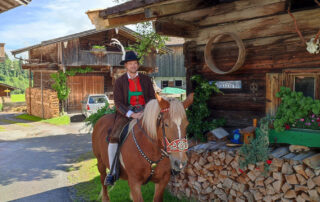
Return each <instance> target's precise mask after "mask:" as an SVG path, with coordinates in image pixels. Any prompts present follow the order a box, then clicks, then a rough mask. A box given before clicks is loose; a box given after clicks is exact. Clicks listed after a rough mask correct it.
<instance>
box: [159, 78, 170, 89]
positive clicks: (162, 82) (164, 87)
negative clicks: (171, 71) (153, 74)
mask: <svg viewBox="0 0 320 202" xmlns="http://www.w3.org/2000/svg"><path fill="white" fill-rule="evenodd" d="M163 82H167V86H166V87H169V80H161V89H162V88H165V87H163Z"/></svg>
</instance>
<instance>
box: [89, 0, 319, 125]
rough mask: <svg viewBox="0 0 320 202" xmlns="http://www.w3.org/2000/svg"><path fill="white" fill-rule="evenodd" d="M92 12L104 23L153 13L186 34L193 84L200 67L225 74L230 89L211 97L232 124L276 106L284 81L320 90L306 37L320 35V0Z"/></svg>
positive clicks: (141, 4) (199, 2)
mask: <svg viewBox="0 0 320 202" xmlns="http://www.w3.org/2000/svg"><path fill="white" fill-rule="evenodd" d="M288 10H290V13H292V16H291V15H290V14H289V13H288ZM87 14H88V16H89V18H90V19H91V21H92V23H93V24H95V26H96V28H97V29H103V28H107V27H114V26H119V25H124V24H132V23H137V22H141V21H148V20H153V21H154V27H155V29H156V31H157V32H158V33H160V34H163V35H168V36H175V37H183V38H185V43H184V56H185V59H184V65H185V66H186V68H187V73H186V74H187V91H188V92H191V91H192V89H193V85H192V82H191V81H190V77H191V76H192V75H196V74H201V75H202V76H203V77H205V78H206V79H208V80H209V81H219V86H220V87H221V90H222V91H223V92H224V94H223V95H214V96H212V99H211V100H210V102H209V105H210V107H211V109H212V117H224V118H225V119H226V120H227V125H228V126H229V127H245V126H248V125H252V119H253V118H260V117H263V116H265V115H266V114H274V113H275V111H276V109H277V106H278V104H279V100H278V98H276V96H275V93H276V92H277V91H278V90H279V87H280V86H282V85H284V86H288V87H290V88H291V89H293V90H297V89H299V90H300V91H303V92H304V94H305V95H310V96H312V97H313V98H316V99H319V98H320V54H319V53H318V54H316V53H315V52H314V54H311V53H309V52H308V51H307V50H306V43H305V42H309V41H310V39H311V38H316V37H319V30H320V24H319V19H320V4H319V1H314V0H304V1H299V0H213V1H205V0H182V1H181V0H148V1H129V2H126V3H124V4H121V5H118V6H115V7H112V8H107V9H102V10H95V11H88V12H87ZM317 33H318V34H317ZM208 42H209V43H208ZM212 42H214V43H212ZM213 45H214V48H213V47H212V46H213ZM318 45H319V44H318ZM238 47H239V48H238ZM318 48H319V47H318ZM213 60H214V61H213ZM234 64H237V65H236V70H235V71H233V70H234V69H232V67H233V66H234ZM216 67H218V70H220V71H217V68H216ZM230 70H231V71H230Z"/></svg>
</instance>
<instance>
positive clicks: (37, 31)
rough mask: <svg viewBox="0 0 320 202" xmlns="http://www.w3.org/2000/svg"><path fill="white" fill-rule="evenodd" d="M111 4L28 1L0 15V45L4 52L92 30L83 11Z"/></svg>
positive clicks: (71, 0) (88, 0) (91, 0)
mask: <svg viewBox="0 0 320 202" xmlns="http://www.w3.org/2000/svg"><path fill="white" fill-rule="evenodd" d="M114 5H116V4H115V3H114V2H113V1H112V0H32V1H31V3H30V4H28V5H27V6H19V7H17V8H14V9H11V10H9V11H6V12H4V13H1V14H0V43H5V49H6V52H7V53H8V52H9V51H11V50H16V49H20V48H24V47H27V46H31V45H35V44H38V43H41V41H45V40H49V39H54V38H57V37H61V36H66V35H69V34H74V33H77V32H82V31H85V30H89V29H94V28H95V27H94V26H93V25H92V24H91V21H90V20H89V18H88V17H87V15H86V14H85V12H86V11H87V10H90V9H97V8H107V7H112V6H114ZM8 55H9V56H10V57H12V56H11V54H9V53H8ZM24 56H25V54H24Z"/></svg>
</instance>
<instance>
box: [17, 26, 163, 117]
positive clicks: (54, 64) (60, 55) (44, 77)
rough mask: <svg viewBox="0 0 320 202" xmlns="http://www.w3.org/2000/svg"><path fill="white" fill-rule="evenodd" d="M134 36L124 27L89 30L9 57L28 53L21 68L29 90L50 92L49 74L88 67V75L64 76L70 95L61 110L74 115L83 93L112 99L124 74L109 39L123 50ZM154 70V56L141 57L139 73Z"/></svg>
mask: <svg viewBox="0 0 320 202" xmlns="http://www.w3.org/2000/svg"><path fill="white" fill-rule="evenodd" d="M137 37H138V36H137V35H136V33H135V32H134V31H132V30H130V29H128V28H125V27H120V28H114V29H104V30H99V31H97V30H89V31H84V32H81V33H76V34H72V35H69V36H65V37H60V38H56V39H52V40H48V41H43V42H41V43H40V44H38V45H34V46H30V47H26V48H22V49H19V50H14V51H12V54H13V55H17V54H19V53H22V52H26V51H28V53H29V59H28V60H26V62H25V63H24V64H23V65H22V68H23V69H29V71H30V72H32V73H33V86H32V87H33V88H39V89H44V90H46V89H51V85H52V84H53V82H54V81H53V79H51V77H50V74H52V73H54V72H57V71H58V70H63V71H65V70H70V69H73V68H86V67H90V68H92V69H93V71H92V72H89V73H86V74H77V75H75V76H70V77H68V81H67V83H68V86H69V87H70V89H71V92H70V94H69V97H68V100H67V106H66V109H65V110H66V111H68V112H74V111H79V110H81V101H82V100H83V99H84V97H85V96H86V95H87V94H107V95H108V96H110V98H111V99H112V91H113V82H114V80H115V79H116V78H117V77H118V76H120V75H121V74H122V73H124V72H125V68H124V66H121V65H120V61H121V60H122V52H121V48H120V47H119V46H117V45H113V44H111V39H112V38H115V39H117V40H119V41H120V42H121V43H122V44H123V45H124V46H125V47H126V46H128V45H130V44H133V43H135V42H136V40H137ZM97 47H98V49H97ZM167 51H169V49H166V48H164V49H161V50H160V53H166V52H167ZM155 68H156V54H155V53H152V54H150V55H149V56H147V57H145V60H144V64H142V65H141V67H140V70H141V71H144V72H146V73H151V72H153V71H154V69H155ZM30 79H31V78H30ZM30 86H31V80H30ZM29 93H31V91H29ZM27 96H29V97H31V95H27ZM40 97H41V96H40ZM27 102H28V99H27Z"/></svg>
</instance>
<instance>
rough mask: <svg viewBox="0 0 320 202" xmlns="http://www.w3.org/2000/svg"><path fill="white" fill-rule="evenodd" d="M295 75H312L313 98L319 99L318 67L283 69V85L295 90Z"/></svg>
mask: <svg viewBox="0 0 320 202" xmlns="http://www.w3.org/2000/svg"><path fill="white" fill-rule="evenodd" d="M297 76H304V77H314V78H315V81H314V85H315V86H314V91H315V92H314V99H317V100H319V99H320V68H308V69H287V70H283V78H284V82H283V85H284V86H286V87H289V88H291V89H292V90H293V91H295V78H296V77H297Z"/></svg>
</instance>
